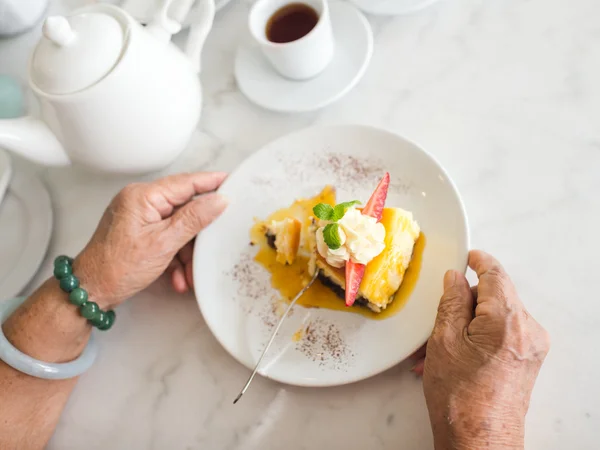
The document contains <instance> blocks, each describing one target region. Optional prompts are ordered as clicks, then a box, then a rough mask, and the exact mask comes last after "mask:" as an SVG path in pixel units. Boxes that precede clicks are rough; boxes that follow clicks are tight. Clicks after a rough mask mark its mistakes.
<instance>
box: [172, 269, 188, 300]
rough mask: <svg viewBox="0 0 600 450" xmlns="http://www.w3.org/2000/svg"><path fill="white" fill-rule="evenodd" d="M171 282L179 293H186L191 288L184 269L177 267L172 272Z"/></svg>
mask: <svg viewBox="0 0 600 450" xmlns="http://www.w3.org/2000/svg"><path fill="white" fill-rule="evenodd" d="M171 284H172V285H173V289H175V292H177V293H179V294H185V293H186V292H187V291H188V290H189V286H188V284H187V281H186V280H185V275H184V272H183V269H180V268H177V269H175V270H174V271H173V273H172V274H171Z"/></svg>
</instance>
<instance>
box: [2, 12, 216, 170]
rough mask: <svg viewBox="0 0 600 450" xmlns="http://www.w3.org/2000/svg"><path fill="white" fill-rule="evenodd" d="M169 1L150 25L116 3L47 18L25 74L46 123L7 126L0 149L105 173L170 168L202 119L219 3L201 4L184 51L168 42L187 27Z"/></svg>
mask: <svg viewBox="0 0 600 450" xmlns="http://www.w3.org/2000/svg"><path fill="white" fill-rule="evenodd" d="M179 1H181V0H179ZM171 2H172V0H165V1H164V2H163V5H162V8H161V9H160V10H158V11H157V12H156V15H155V17H154V19H153V20H152V21H151V22H150V23H149V24H148V26H147V27H143V26H142V25H140V24H139V23H137V22H136V21H135V20H134V19H133V18H132V17H131V16H130V15H129V14H127V13H126V12H125V11H123V10H122V9H120V8H118V7H116V6H113V5H109V4H94V5H91V6H88V7H85V8H81V9H78V10H76V11H74V12H73V13H72V14H71V15H69V16H68V17H49V18H47V19H46V21H45V22H44V25H43V37H42V38H41V39H40V41H39V43H38V44H37V46H36V48H35V49H34V51H33V54H32V56H31V59H30V63H29V71H28V72H29V75H28V81H29V85H30V87H31V89H32V90H33V92H34V93H35V94H36V96H37V98H38V100H39V103H40V110H41V117H40V118H33V117H21V118H17V119H9V120H0V147H2V148H6V149H8V150H11V151H13V152H15V153H18V154H21V155H23V156H25V157H27V158H29V159H31V160H34V161H36V162H39V163H42V164H47V165H68V164H70V163H78V164H82V165H85V166H87V167H89V168H92V169H95V170H99V171H105V172H118V173H143V172H150V171H154V170H158V169H161V168H163V167H165V166H167V165H168V164H169V163H171V162H172V161H173V160H174V159H175V158H176V157H177V156H178V155H179V154H180V153H181V151H182V150H183V149H184V148H185V146H186V144H187V143H188V141H189V139H190V137H191V135H192V132H193V131H194V129H195V127H196V125H197V123H198V120H199V118H200V110H201V104H202V93H201V87H200V80H199V77H198V73H199V71H200V53H201V50H202V46H203V44H204V41H205V39H206V36H207V34H208V32H209V31H210V28H211V26H212V22H213V18H214V13H215V5H214V0H202V4H201V5H200V7H197V8H195V14H196V17H195V20H193V24H192V26H191V28H190V33H189V37H188V41H187V45H186V49H185V52H182V51H180V50H179V49H178V48H177V47H176V46H175V45H174V44H173V43H171V42H170V39H171V35H172V34H174V33H176V32H178V31H179V29H180V28H181V26H180V24H179V23H178V22H176V21H174V20H172V19H170V18H169V17H168V16H167V11H168V10H169V6H170V4H171ZM189 4H190V3H189V2H187V6H189ZM173 6H175V5H173ZM172 10H173V8H171V12H172ZM186 12H187V11H179V15H185V13H186Z"/></svg>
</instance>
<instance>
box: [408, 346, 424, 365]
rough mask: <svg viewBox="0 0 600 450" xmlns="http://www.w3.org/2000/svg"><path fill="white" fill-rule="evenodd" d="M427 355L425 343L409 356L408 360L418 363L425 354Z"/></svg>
mask: <svg viewBox="0 0 600 450" xmlns="http://www.w3.org/2000/svg"><path fill="white" fill-rule="evenodd" d="M426 353H427V343H425V345H423V346H422V347H421V348H420V349H419V350H417V351H416V352H414V353H413V354H412V355H410V359H413V360H415V361H418V360H419V359H423V358H425V354H426Z"/></svg>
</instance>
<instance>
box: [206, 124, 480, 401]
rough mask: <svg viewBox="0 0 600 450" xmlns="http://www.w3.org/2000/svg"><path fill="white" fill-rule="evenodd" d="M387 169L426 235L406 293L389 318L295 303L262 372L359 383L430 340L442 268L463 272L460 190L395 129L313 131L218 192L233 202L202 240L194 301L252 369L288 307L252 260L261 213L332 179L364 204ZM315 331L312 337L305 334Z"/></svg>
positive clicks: (465, 239) (280, 146) (260, 159)
mask: <svg viewBox="0 0 600 450" xmlns="http://www.w3.org/2000/svg"><path fill="white" fill-rule="evenodd" d="M385 171H389V172H390V175H391V180H392V181H391V184H390V190H389V192H388V197H387V205H388V206H393V207H401V208H406V209H407V210H409V211H412V212H413V214H414V217H415V219H416V220H417V221H418V222H419V225H420V226H421V230H422V232H423V233H424V236H425V237H426V243H425V247H424V250H423V253H422V265H421V268H420V272H419V275H418V281H417V282H416V284H415V287H414V290H413V291H412V293H411V294H410V298H409V299H408V301H407V302H406V304H405V306H404V307H403V308H402V309H401V310H400V311H399V312H397V313H396V314H395V315H392V316H390V317H388V318H387V319H385V320H372V319H371V318H366V317H363V316H361V315H358V314H353V313H352V312H350V311H333V310H330V309H324V308H304V307H302V306H298V307H295V308H294V310H293V312H292V314H291V315H290V316H289V317H288V319H286V322H285V323H284V324H283V327H282V328H281V330H280V332H279V334H278V335H277V337H276V339H275V341H274V342H273V347H272V348H271V349H270V350H269V352H268V354H267V356H266V359H265V360H264V364H263V365H262V366H261V368H260V370H259V373H260V374H261V375H263V376H266V377H269V378H271V379H273V380H277V381H280V382H282V383H289V384H295V385H301V386H332V385H339V384H346V383H352V382H354V381H358V380H362V379H365V378H368V377H370V376H373V375H375V374H378V373H380V372H382V371H384V370H386V369H389V368H390V367H392V366H394V365H395V364H398V363H399V362H400V361H402V360H403V359H405V358H406V357H408V356H409V355H410V354H411V353H413V352H414V351H415V350H416V349H417V348H419V347H420V346H421V345H422V344H423V343H424V342H425V341H426V340H427V338H428V337H429V335H430V334H431V330H432V329H433V324H434V322H435V317H436V314H437V307H438V303H439V299H440V297H441V295H442V291H443V288H442V279H443V278H444V273H445V272H446V270H448V269H456V270H460V271H463V272H464V271H465V270H466V267H467V255H468V249H469V230H468V225H467V218H466V214H465V211H464V207H463V205H462V202H461V199H460V195H459V193H458V191H457V189H456V187H455V186H454V184H453V183H452V181H451V179H450V178H449V176H448V175H447V174H446V172H445V171H444V169H443V168H442V167H441V166H440V164H439V163H438V162H437V161H435V160H434V159H433V158H432V157H431V156H430V155H429V154H427V153H426V152H425V151H424V150H422V149H421V148H420V147H418V146H417V145H416V144H413V143H412V142H409V141H407V140H406V139H404V138H402V137H400V136H398V135H395V134H392V133H390V132H387V131H384V130H379V129H376V128H370V127H365V126H358V125H341V126H329V127H314V128H309V129H306V130H302V131H299V132H296V133H293V134H289V135H287V136H284V137H282V138H280V139H278V140H276V141H274V142H272V143H270V144H268V145H267V146H266V147H264V148H263V149H262V150H259V151H257V152H254V153H252V155H251V156H250V157H249V158H248V159H246V160H245V161H244V162H243V163H242V164H241V165H240V166H239V167H238V168H237V169H236V170H235V171H234V172H233V173H232V174H231V175H230V176H229V177H228V178H227V180H226V181H225V183H223V186H221V188H220V189H219V192H221V193H222V194H223V195H225V196H226V197H227V198H228V199H229V201H230V203H229V207H228V208H227V209H226V210H225V212H224V213H223V215H222V216H220V217H219V218H218V219H217V220H216V221H215V222H214V223H213V224H212V225H210V226H209V227H208V228H206V229H205V230H204V231H202V233H200V235H199V236H198V238H197V239H196V248H195V251H194V285H195V286H196V297H197V299H198V304H199V306H200V309H201V310H202V315H203V316H204V319H205V321H206V324H207V325H208V327H209V328H210V330H211V331H212V333H213V334H214V335H215V337H216V338H217V340H218V341H219V342H220V343H221V344H222V345H223V347H224V348H225V349H226V350H227V351H228V352H229V353H230V354H231V355H232V356H233V357H234V358H235V359H237V360H238V361H239V362H240V363H242V364H243V365H245V366H246V367H248V368H249V369H252V368H253V367H254V365H255V364H256V362H257V360H258V358H259V356H260V353H261V351H262V349H263V348H264V345H265V343H266V342H267V341H268V339H269V337H270V334H271V332H272V331H273V326H274V324H275V323H276V322H277V320H278V319H279V317H280V313H281V312H282V310H281V306H282V302H281V301H280V300H279V299H280V295H279V293H278V292H277V291H276V290H275V289H273V288H272V285H271V276H270V274H269V273H268V272H267V271H266V270H265V269H264V268H263V267H262V266H261V265H260V264H259V263H257V262H256V261H254V256H255V254H256V251H257V246H252V245H250V244H249V241H250V228H251V227H252V226H253V225H254V224H255V219H256V218H257V217H258V218H265V217H267V216H268V215H269V214H271V213H272V212H274V211H275V210H277V209H279V208H283V207H286V206H288V205H290V204H291V203H292V202H293V201H294V200H295V199H297V198H302V197H303V198H307V197H312V196H313V195H315V194H317V193H318V192H319V191H320V190H321V189H322V188H323V187H324V186H325V185H326V184H332V185H333V186H335V188H336V191H337V194H338V199H339V200H340V201H347V200H350V199H359V200H363V199H367V198H369V195H370V194H371V191H372V190H373V187H374V186H376V185H377V182H378V181H379V178H380V177H381V176H382V174H383V173H384V172H385ZM424 239H425V238H424ZM340 302H342V303H343V300H340ZM283 304H285V303H283ZM309 327H310V329H311V330H312V332H311V334H310V335H309V336H307V335H306V334H304V335H302V333H303V331H302V330H307V329H308V328H309ZM298 332H300V334H301V335H300V336H298ZM243 381H245V380H242V379H240V384H241V383H242V382H243ZM240 387H241V386H240ZM236 393H237V392H232V393H231V394H232V399H233V397H234V396H235V394H236Z"/></svg>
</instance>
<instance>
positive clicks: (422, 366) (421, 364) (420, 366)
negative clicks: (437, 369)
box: [410, 358, 425, 377]
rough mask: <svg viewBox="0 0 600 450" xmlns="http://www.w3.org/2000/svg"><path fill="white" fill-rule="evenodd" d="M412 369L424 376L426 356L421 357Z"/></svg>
mask: <svg viewBox="0 0 600 450" xmlns="http://www.w3.org/2000/svg"><path fill="white" fill-rule="evenodd" d="M410 371H411V372H413V373H416V374H417V376H420V377H422V376H423V372H424V371H425V358H423V359H420V360H419V361H417V363H416V364H415V365H414V366H412V367H411V368H410Z"/></svg>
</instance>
